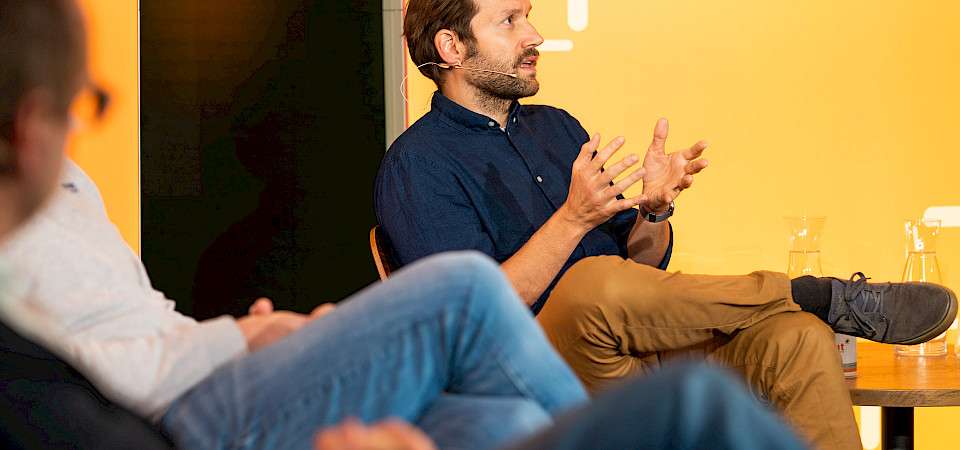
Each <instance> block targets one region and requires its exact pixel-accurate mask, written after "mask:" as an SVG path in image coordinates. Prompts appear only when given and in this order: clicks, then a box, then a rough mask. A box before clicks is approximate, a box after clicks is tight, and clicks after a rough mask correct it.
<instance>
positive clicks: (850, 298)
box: [843, 272, 886, 337]
mask: <svg viewBox="0 0 960 450" xmlns="http://www.w3.org/2000/svg"><path fill="white" fill-rule="evenodd" d="M857 276H859V277H860V278H857ZM867 280H869V278H867V277H866V276H864V275H863V272H857V273H855V274H853V275H852V276H851V277H850V281H847V282H845V283H844V288H843V301H844V302H845V303H846V304H847V312H846V314H845V315H846V317H847V318H849V319H851V320H853V321H854V322H856V323H857V325H859V326H860V329H861V330H863V331H865V332H867V333H869V334H870V336H871V337H872V336H873V335H875V334H876V333H877V328H876V327H875V326H874V325H873V321H872V320H870V318H868V317H867V315H866V313H864V311H863V309H862V308H861V306H858V305H857V304H856V303H855V300H856V298H857V297H860V296H862V294H863V291H864V290H865V289H866V287H867ZM871 292H872V291H871ZM874 301H875V302H876V308H875V311H872V312H874V313H879V312H880V304H881V302H882V301H883V292H882V291H877V292H876V296H875V297H874ZM867 302H868V299H867V298H866V297H865V296H864V299H863V306H866V305H867ZM879 317H880V319H881V321H885V320H886V317H884V316H883V314H880V316H879Z"/></svg>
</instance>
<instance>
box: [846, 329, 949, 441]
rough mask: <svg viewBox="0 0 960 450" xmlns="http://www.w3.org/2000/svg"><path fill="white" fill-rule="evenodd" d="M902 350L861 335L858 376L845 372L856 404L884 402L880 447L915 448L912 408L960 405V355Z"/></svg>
mask: <svg viewBox="0 0 960 450" xmlns="http://www.w3.org/2000/svg"><path fill="white" fill-rule="evenodd" d="M950 350H951V351H950V352H949V353H948V355H947V356H898V355H894V353H893V346H892V345H885V344H877V343H875V342H865V341H862V340H861V341H860V342H859V343H858V344H857V373H858V374H859V375H860V376H859V377H857V378H847V387H848V388H849V389H850V399H851V400H853V404H854V405H859V406H880V407H882V413H881V418H880V427H881V429H882V430H883V431H882V433H883V435H882V436H881V443H882V444H881V448H884V449H894V448H897V449H900V448H904V449H912V448H913V408H914V407H917V406H960V359H957V358H956V357H954V353H953V351H952V350H953V349H952V348H951V349H950Z"/></svg>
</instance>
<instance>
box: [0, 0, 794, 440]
mask: <svg viewBox="0 0 960 450" xmlns="http://www.w3.org/2000/svg"><path fill="white" fill-rule="evenodd" d="M83 42H84V41H83V26H82V21H81V20H80V16H79V11H78V9H77V8H76V5H75V4H74V3H73V1H72V0H0V67H2V70H0V86H3V89H2V90H0V127H2V129H0V131H2V133H0V136H2V138H0V242H2V245H3V250H2V253H0V257H2V259H3V260H4V261H11V262H12V263H15V266H14V267H15V268H12V267H10V264H3V265H0V322H2V324H4V325H8V326H10V328H7V327H6V326H0V358H2V361H0V386H2V390H0V418H2V421H0V442H3V444H5V445H4V447H5V448H11V447H12V448H50V447H54V448H60V447H68V448H165V447H170V446H171V445H176V446H177V447H178V448H185V449H193V448H197V449H212V448H227V447H230V448H234V447H239V448H253V447H256V448H303V447H306V446H309V445H310V443H311V441H312V438H313V436H314V434H315V432H316V430H317V429H318V428H319V427H323V426H327V428H325V429H323V431H322V432H321V433H320V434H319V435H318V437H317V441H316V445H317V446H318V447H320V448H343V447H348V446H350V445H352V444H351V442H354V443H356V441H357V440H356V439H352V440H349V439H348V440H347V441H345V442H342V443H340V444H338V443H337V442H336V441H333V442H328V441H329V439H330V438H331V437H334V436H340V435H347V436H348V437H349V436H354V437H355V436H356V434H357V433H356V431H357V429H358V428H361V429H362V428H364V427H366V426H365V425H360V424H359V423H357V422H354V421H353V420H358V421H362V422H364V423H371V422H375V423H374V424H372V425H370V429H372V430H377V431H378V432H386V433H388V434H389V435H390V436H392V438H391V439H393V438H396V439H397V440H396V441H392V440H391V441H390V442H386V443H383V442H382V441H379V442H380V444H383V445H388V447H381V448H396V445H407V447H410V446H412V445H416V446H420V447H426V448H428V447H430V446H433V445H436V446H439V447H459V448H487V447H491V446H494V445H498V444H503V445H510V442H509V441H511V440H512V442H514V443H515V445H518V446H520V448H530V447H531V446H540V447H548V448H565V447H570V446H572V447H577V448H580V447H582V446H585V445H593V444H595V443H600V444H602V445H605V443H609V444H610V445H611V446H615V447H629V448H635V447H641V446H658V447H663V446H671V447H678V448H693V447H704V446H708V447H725V448H758V449H761V448H790V449H793V448H800V447H801V446H800V444H799V443H798V441H797V440H796V439H795V438H794V437H793V436H792V434H791V432H790V431H788V430H787V429H786V428H785V427H784V426H783V425H782V424H781V423H779V422H778V421H777V420H776V419H775V418H774V416H772V415H771V414H769V412H768V411H765V410H764V409H763V408H761V407H759V406H757V405H755V404H754V403H753V402H752V401H750V399H749V398H748V397H747V396H746V395H745V394H743V393H741V392H740V388H739V387H738V386H736V384H735V383H734V382H731V381H729V380H727V379H725V378H723V377H722V376H720V375H718V374H717V373H715V372H712V371H710V370H707V369H703V368H698V369H693V370H689V371H683V372H682V373H673V374H667V373H664V374H663V376H661V377H658V378H655V379H650V380H643V381H642V382H630V383H627V384H625V385H624V386H623V387H622V388H619V389H617V390H616V392H615V394H616V395H615V396H614V397H611V398H610V400H609V401H600V402H594V403H592V404H589V405H586V404H585V400H586V392H585V391H584V389H583V387H582V385H580V383H579V382H578V381H577V379H576V377H575V376H574V374H573V373H572V372H571V371H570V370H569V368H568V367H566V366H565V364H564V363H563V361H562V360H561V359H560V357H559V356H558V355H557V354H556V353H555V352H554V351H553V350H552V349H551V347H550V344H549V343H548V342H547V340H546V338H545V336H544V335H543V333H542V331H541V330H540V329H539V328H538V327H537V326H536V324H535V323H534V321H533V318H532V317H530V314H529V312H528V311H527V310H526V308H525V307H524V306H523V303H522V302H521V301H520V299H519V298H518V297H517V295H516V293H515V292H514V291H513V289H512V287H511V286H510V285H509V283H508V282H507V280H506V278H505V277H504V276H503V274H502V272H501V271H500V270H499V268H498V266H497V265H496V264H495V263H493V262H492V261H490V260H489V258H487V257H486V256H483V255H480V254H478V253H475V252H459V253H452V254H447V255H440V256H437V257H434V258H430V259H428V260H425V261H423V262H422V263H419V264H415V265H413V266H411V267H410V268H409V269H404V270H403V271H401V272H399V273H397V275H396V276H395V277H392V279H391V280H390V281H389V282H387V283H382V284H377V285H375V286H372V287H370V288H368V289H366V290H365V291H363V292H361V293H360V294H358V295H356V296H354V297H352V298H350V299H347V300H346V301H344V302H342V303H341V304H340V306H338V307H337V308H336V309H335V310H333V309H331V308H324V309H320V310H318V312H317V313H315V314H313V315H312V316H305V315H300V314H294V313H291V312H282V311H273V309H272V306H271V304H270V302H269V301H268V300H266V299H263V300H260V301H258V302H256V303H255V304H254V305H253V307H252V308H251V314H250V315H249V316H245V317H243V318H240V319H238V320H235V319H233V318H231V317H222V318H218V319H214V320H211V321H207V322H202V323H198V322H195V321H193V320H191V319H190V318H187V317H184V316H181V315H180V314H178V313H176V312H174V311H173V303H172V302H171V301H170V300H168V299H166V298H165V297H164V296H163V295H162V294H161V293H159V292H157V291H154V290H153V289H151V287H150V281H149V279H148V278H147V276H146V273H145V272H144V270H143V267H142V265H141V264H140V263H139V261H138V260H137V258H136V256H135V255H134V253H133V252H132V251H131V249H130V248H128V247H126V245H125V244H123V241H122V239H121V237H120V235H119V233H118V232H117V230H116V228H114V227H113V226H112V225H111V224H110V222H109V221H108V220H107V218H106V215H105V211H104V208H103V204H102V201H101V200H100V196H99V193H98V191H97V189H96V186H94V185H93V183H92V181H91V180H90V179H89V178H88V177H87V176H86V175H85V174H84V173H83V172H82V171H81V170H80V169H79V167H77V166H76V165H75V164H73V163H72V162H70V161H69V160H64V158H63V155H62V148H63V143H64V139H65V136H66V135H67V131H68V128H69V123H70V121H71V119H73V117H71V114H70V113H69V111H71V110H72V107H71V106H70V105H73V104H75V102H77V99H79V98H80V97H81V95H79V94H78V93H79V92H81V91H87V90H90V88H91V84H90V82H89V80H88V78H87V76H86V74H87V71H86V64H85V57H84V44H83ZM97 92H102V91H99V90H97ZM82 97H86V96H82ZM94 97H95V98H99V99H103V98H105V97H104V96H103V95H96V96H94ZM100 106H101V107H99V108H96V110H98V111H102V106H103V105H102V103H101V104H100ZM64 161H65V169H64V173H63V174H62V175H59V176H58V172H59V171H60V167H61V165H62V164H63V163H64ZM57 181H59V182H60V189H57V190H56V191H55V192H54V194H53V198H52V199H51V200H50V203H49V204H47V205H46V206H44V207H43V208H42V209H41V210H40V211H41V212H39V213H38V214H37V216H36V217H35V218H34V220H33V221H31V222H28V223H26V224H25V225H23V226H22V227H20V225H21V223H23V222H24V221H25V220H26V219H27V217H28V216H29V215H30V214H32V213H33V212H34V211H37V210H38V209H39V208H41V205H42V204H43V202H44V199H45V198H46V197H47V196H48V195H49V194H50V193H51V190H52V188H53V187H54V186H55V183H56V182H57ZM15 227H20V228H19V229H16V230H14V228H15ZM12 263H11V264H12ZM14 272H15V273H14ZM61 358H63V359H61ZM65 361H69V364H68V363H67V362H65ZM73 367H76V368H77V370H74V368H73ZM88 378H89V381H88ZM101 392H102V393H103V394H102V395H101ZM612 394H613V393H612ZM108 399H109V400H108ZM113 402H116V403H113ZM117 404H119V405H120V406H118V405H117ZM133 413H136V414H137V415H139V416H140V417H141V418H149V419H152V420H155V421H156V423H157V424H158V425H159V427H160V428H161V429H162V430H163V431H164V432H166V433H168V435H169V437H170V438H171V439H172V441H171V440H167V438H166V437H165V436H164V435H163V434H162V433H161V431H160V430H158V429H157V428H156V427H154V426H152V425H151V424H149V423H147V422H146V421H144V420H142V419H141V418H138V417H136V416H135V415H134V414H133ZM561 414H565V415H563V416H562V418H560V419H559V420H560V421H561V422H560V423H561V424H562V426H553V427H549V426H548V425H549V423H550V422H551V421H552V418H553V417H554V416H559V415H561ZM648 415H649V416H650V417H649V418H648V417H647V416H648ZM349 417H354V418H356V419H349V420H348V418H349ZM388 417H395V418H396V419H394V420H403V421H406V422H412V423H414V424H416V426H417V427H418V428H419V430H418V429H417V428H413V427H412V426H409V425H398V422H395V421H393V422H377V421H380V420H381V419H387V418H388ZM344 420H347V421H346V422H344ZM341 422H344V423H342V424H341ZM611 426H614V427H616V428H611ZM534 432H537V434H532V433H534ZM521 438H526V439H529V441H519V439H521ZM361 444H362V446H364V447H365V448H371V447H370V445H379V444H378V441H368V440H363V442H362V443H361Z"/></svg>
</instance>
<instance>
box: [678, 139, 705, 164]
mask: <svg viewBox="0 0 960 450" xmlns="http://www.w3.org/2000/svg"><path fill="white" fill-rule="evenodd" d="M706 149H707V141H700V142H697V143H696V144H693V146H692V147H690V148H688V149H686V150H684V151H683V152H682V153H683V158H684V159H687V160H691V159H696V158H699V157H700V155H702V154H703V151H704V150H706Z"/></svg>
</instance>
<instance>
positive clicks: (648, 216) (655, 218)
mask: <svg viewBox="0 0 960 450" xmlns="http://www.w3.org/2000/svg"><path fill="white" fill-rule="evenodd" d="M640 215H641V216H643V219H644V220H646V221H647V222H653V223H658V222H663V221H664V220H667V219H669V218H670V216H672V215H673V202H670V208H669V209H667V212H665V213H663V214H654V213H652V212H650V211H647V208H644V207H643V205H642V204H641V205H640Z"/></svg>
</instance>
